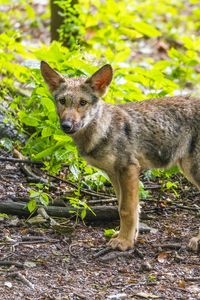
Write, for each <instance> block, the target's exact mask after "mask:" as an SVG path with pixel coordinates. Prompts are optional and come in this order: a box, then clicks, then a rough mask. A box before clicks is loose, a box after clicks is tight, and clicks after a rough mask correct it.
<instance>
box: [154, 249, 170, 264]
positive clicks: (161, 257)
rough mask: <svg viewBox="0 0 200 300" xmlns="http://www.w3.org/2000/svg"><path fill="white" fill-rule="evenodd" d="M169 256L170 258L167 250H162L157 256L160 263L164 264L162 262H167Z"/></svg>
mask: <svg viewBox="0 0 200 300" xmlns="http://www.w3.org/2000/svg"><path fill="white" fill-rule="evenodd" d="M167 258H168V253H166V252H161V253H160V254H159V255H158V257H157V260H158V262H159V263H161V264H162V263H164V262H166V260H167Z"/></svg>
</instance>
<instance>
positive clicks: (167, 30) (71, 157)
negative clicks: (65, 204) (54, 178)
mask: <svg viewBox="0 0 200 300" xmlns="http://www.w3.org/2000/svg"><path fill="white" fill-rule="evenodd" d="M57 3H58V4H59V5H60V7H61V8H62V13H63V16H64V18H65V22H64V23H63V25H62V27H61V28H60V40H61V43H60V42H52V43H51V44H50V45H48V46H46V45H43V44H41V45H40V46H39V47H32V46H24V44H23V41H24V40H26V41H27V40H29V39H30V37H29V36H25V35H24V32H23V25H24V24H23V22H27V23H28V24H29V25H30V27H31V28H33V27H34V26H36V27H37V26H38V24H40V22H42V20H44V19H46V18H48V16H49V9H48V8H47V13H45V14H44V15H41V16H40V18H38V16H37V14H36V13H35V12H34V9H33V7H32V3H31V2H27V1H24V0H20V1H18V5H17V6H15V5H14V1H6V0H0V4H2V5H5V9H6V12H7V13H6V14H5V13H3V12H0V54H1V55H0V69H1V75H0V77H1V80H0V87H1V89H0V104H2V111H3V112H4V113H5V122H9V121H11V122H12V123H14V124H15V127H16V129H17V130H18V131H19V132H20V133H22V134H23V135H24V136H26V142H24V141H19V142H17V144H18V147H19V148H20V150H21V151H22V152H23V154H24V155H26V156H29V157H30V158H31V159H35V160H42V161H43V162H44V164H45V169H46V170H48V172H50V173H51V174H57V173H59V171H60V170H61V169H62V168H63V165H65V166H66V165H67V167H68V172H67V174H66V176H67V177H68V179H70V180H71V181H73V182H76V183H77V186H78V188H77V193H76V195H75V197H74V198H71V199H68V200H69V201H71V204H72V205H73V206H74V207H76V208H77V209H78V211H81V214H82V218H84V217H85V213H86V210H87V209H88V207H86V204H85V202H84V200H83V199H81V196H80V189H81V188H82V187H83V186H84V185H86V186H89V187H90V188H91V189H95V190H97V191H98V190H101V189H103V187H104V185H105V183H106V182H107V180H108V178H107V177H106V175H105V174H104V173H103V172H101V171H99V170H96V169H95V168H91V167H89V166H87V165H86V163H85V162H84V161H83V160H82V159H81V158H80V157H79V155H78V153H77V150H76V148H75V146H74V144H73V142H72V140H71V138H70V137H69V136H67V135H65V134H64V133H63V132H62V131H61V130H60V127H59V122H58V119H57V115H56V111H55V107H54V102H53V99H52V97H51V95H50V93H49V91H48V89H47V87H46V85H45V83H44V82H43V80H42V78H41V75H40V71H39V61H40V60H48V62H49V63H50V65H51V66H52V67H54V68H56V69H57V70H58V71H59V72H61V73H62V74H64V75H65V76H68V77H74V76H75V77H76V76H84V77H87V76H89V75H90V74H92V73H93V72H94V71H95V70H96V69H97V66H99V65H102V64H104V63H105V62H110V63H112V65H113V67H114V70H115V72H114V79H113V82H112V85H111V88H110V89H109V91H108V94H107V96H106V98H105V101H108V102H111V103H125V102H130V101H140V100H143V99H148V98H151V97H160V96H164V95H176V94H180V93H183V94H184V93H186V92H189V93H192V92H193V90H192V88H193V87H194V86H195V90H196V94H198V92H199V91H198V89H199V88H198V86H199V85H197V83H198V82H199V81H200V74H199V68H198V66H199V63H200V56H199V46H200V39H199V37H198V31H199V28H200V23H199V16H200V9H199V7H198V6H197V5H196V3H197V2H195V0H189V4H190V5H189V7H190V9H189V10H188V11H187V13H185V11H184V9H185V2H184V0H180V1H177V2H176V3H174V1H168V0H162V1H160V2H159V5H156V6H155V1H153V0H144V1H132V2H130V1H128V0H124V1H122V0H119V1H117V2H116V1H113V0H109V1H103V2H102V1H99V0H95V1H93V2H92V4H91V1H89V0H87V1H83V0H80V1H79V2H78V4H76V5H74V6H73V7H72V6H71V0H69V1H60V0H57ZM19 7H20V9H19ZM182 11H183V12H184V14H182V13H181V12H182ZM22 20H23V21H22ZM14 22H18V23H19V26H18V28H17V29H16V28H14ZM174 24H176V26H174ZM65 39H68V40H69V47H64V46H63V45H62V42H63V41H64V40H65ZM160 52H162V55H161V54H160ZM15 143H16V141H15ZM0 144H1V146H3V147H5V148H6V149H8V150H9V151H10V150H11V149H12V147H13V142H11V140H9V139H7V138H4V139H1V141H0ZM175 172H177V168H173V169H170V170H169V171H162V170H154V171H151V172H149V173H148V176H152V177H154V178H155V177H160V178H161V179H162V178H165V180H163V182H166V180H167V183H163V188H165V189H167V190H170V191H173V192H174V193H175V194H176V191H177V187H176V186H175V184H176V183H173V182H172V180H170V178H171V176H173V175H174V174H175ZM164 184H165V185H164ZM35 189H36V190H35V191H32V195H31V197H32V200H31V203H30V204H29V209H30V211H34V209H35V208H36V204H37V201H38V203H41V202H44V204H45V203H46V204H47V202H48V201H47V199H46V200H45V197H47V196H44V195H46V194H48V192H46V191H43V189H42V188H41V187H35ZM37 193H38V194H37ZM45 193H46V194H45ZM42 195H43V196H44V197H43V196H42ZM140 197H141V198H148V191H146V190H144V187H143V186H142V184H141V185H140ZM36 199H37V201H36ZM45 201H46V202H45ZM82 211H83V212H82Z"/></svg>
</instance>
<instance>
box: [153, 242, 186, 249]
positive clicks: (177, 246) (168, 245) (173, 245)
mask: <svg viewBox="0 0 200 300" xmlns="http://www.w3.org/2000/svg"><path fill="white" fill-rule="evenodd" d="M153 247H155V248H162V249H170V250H179V249H180V248H183V247H184V246H183V245H181V244H178V243H174V244H155V245H153Z"/></svg>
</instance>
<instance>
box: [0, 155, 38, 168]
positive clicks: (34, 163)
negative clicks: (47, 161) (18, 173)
mask: <svg viewBox="0 0 200 300" xmlns="http://www.w3.org/2000/svg"><path fill="white" fill-rule="evenodd" d="M0 161H9V162H12V163H14V164H17V163H20V164H28V165H38V166H44V164H43V163H42V162H40V161H34V160H30V159H19V158H13V157H3V156H0Z"/></svg>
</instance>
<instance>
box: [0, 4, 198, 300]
mask: <svg viewBox="0 0 200 300" xmlns="http://www.w3.org/2000/svg"><path fill="white" fill-rule="evenodd" d="M33 2H34V3H35V6H34V9H35V11H36V12H37V14H36V15H37V16H38V23H37V24H39V25H40V28H39V27H38V26H39V25H38V26H30V24H29V23H27V24H26V22H25V23H24V22H22V27H23V28H22V29H23V31H24V33H29V34H30V36H31V43H30V41H29V43H30V44H33V45H37V43H38V42H41V41H43V42H46V43H47V44H48V43H49V40H50V37H49V27H48V26H47V25H49V21H47V20H46V21H45V22H44V23H42V22H41V21H40V14H42V13H43V12H44V11H45V9H46V5H47V3H48V2H47V1H36V0H34V1H33ZM24 35H25V34H24ZM25 39H26V37H25ZM29 43H28V44H29ZM159 45H160V44H159ZM162 47H163V46H162ZM158 48H159V47H158ZM152 49H155V47H154V46H152ZM154 51H155V50H154ZM156 51H157V50H156ZM142 55H143V54H142ZM152 55H154V53H152ZM156 55H158V53H157V52H156ZM159 55H161V53H160V54H159ZM0 156H3V157H5V158H6V157H8V156H9V154H8V153H6V152H4V151H2V150H1V151H0ZM175 180H176V181H179V185H178V186H179V189H178V193H179V197H178V199H175V198H176V197H175V196H174V194H173V192H171V193H170V192H169V191H166V190H164V191H163V190H162V188H161V187H159V188H155V189H154V188H153V189H151V188H150V187H156V186H157V185H158V182H146V188H147V190H148V189H151V196H150V197H148V199H147V200H144V201H141V202H142V203H141V206H142V212H143V213H142V217H141V222H144V223H145V224H146V225H148V226H149V230H150V231H148V232H147V231H145V232H141V233H140V235H139V238H138V242H137V244H136V247H135V250H134V251H128V252H125V254H123V255H121V253H122V252H120V253H119V252H117V251H111V252H108V253H104V254H103V253H102V252H101V253H102V255H98V254H97V253H99V252H100V251H101V250H104V249H106V242H107V240H108V239H107V238H106V237H105V236H104V229H107V228H116V227H117V226H118V225H119V221H118V220H116V222H115V223H109V222H107V221H106V222H105V221H104V222H101V223H100V222H99V223H97V222H95V223H87V224H86V225H85V224H83V223H82V222H78V223H77V222H75V221H74V220H71V219H66V218H65V219H63V218H62V219H58V218H56V219H55V220H56V222H57V223H59V226H55V224H52V222H50V221H49V220H45V221H44V220H43V221H41V220H38V221H37V220H36V221H35V223H34V222H33V220H32V222H30V220H31V219H29V218H19V217H18V216H12V217H11V216H10V217H7V216H6V215H5V216H3V214H2V215H1V216H0V300H18V299H20V300H32V299H34V300H48V299H49V300H65V299H66V300H79V299H80V300H81V299H85V300H88V299H90V300H93V299H98V300H104V299H105V300H109V299H112V300H117V299H126V300H129V299H136V300H137V299H169V300H175V299H180V300H181V299H182V300H183V299H184V300H198V299H200V259H199V257H200V250H198V252H197V253H194V252H191V251H189V249H188V248H187V244H188V241H189V239H190V238H191V237H193V236H195V235H196V234H197V232H198V226H199V219H200V211H199V199H200V193H199V192H198V191H197V190H196V188H195V187H193V186H192V185H190V184H189V183H188V182H187V181H186V180H185V179H184V178H183V177H182V176H180V175H179V176H178V177H177V178H175ZM62 186H63V184H62ZM30 188H31V185H30V181H29V180H28V178H27V177H26V175H25V174H24V172H23V171H22V169H21V168H20V164H13V163H11V162H7V161H4V162H1V173H0V203H1V202H3V201H4V202H5V201H9V200H10V199H13V197H14V198H17V197H19V198H21V199H22V198H24V199H25V198H27V196H28V190H29V189H30ZM61 189H62V187H61ZM59 193H60V187H59V186H58V187H57V194H56V191H54V192H53V193H52V194H54V196H55V197H56V196H57V195H58V194H59ZM143 231H144V230H143Z"/></svg>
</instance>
